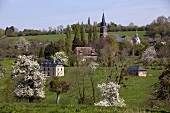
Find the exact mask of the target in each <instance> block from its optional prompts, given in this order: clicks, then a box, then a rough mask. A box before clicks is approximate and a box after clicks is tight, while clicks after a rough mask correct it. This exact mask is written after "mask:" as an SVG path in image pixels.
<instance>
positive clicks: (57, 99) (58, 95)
mask: <svg viewBox="0 0 170 113" xmlns="http://www.w3.org/2000/svg"><path fill="white" fill-rule="evenodd" d="M59 102H60V93H57V98H56V104H59Z"/></svg>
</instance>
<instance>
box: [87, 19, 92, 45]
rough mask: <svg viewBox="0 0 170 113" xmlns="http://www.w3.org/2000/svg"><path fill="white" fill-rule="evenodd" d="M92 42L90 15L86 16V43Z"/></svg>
mask: <svg viewBox="0 0 170 113" xmlns="http://www.w3.org/2000/svg"><path fill="white" fill-rule="evenodd" d="M91 42H92V25H91V24H90V17H89V18H88V43H91Z"/></svg>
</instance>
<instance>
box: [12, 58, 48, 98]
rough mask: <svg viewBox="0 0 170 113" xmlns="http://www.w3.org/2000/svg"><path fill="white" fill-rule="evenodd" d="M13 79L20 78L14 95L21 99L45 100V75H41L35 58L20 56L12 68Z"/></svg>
mask: <svg viewBox="0 0 170 113" xmlns="http://www.w3.org/2000/svg"><path fill="white" fill-rule="evenodd" d="M12 68H13V70H12V73H11V77H13V78H15V77H18V78H19V80H18V81H17V84H16V87H15V90H14V94H15V96H16V97H19V98H29V97H34V98H44V97H45V95H44V91H43V89H44V85H45V75H44V74H42V73H40V72H39V70H40V66H39V64H38V63H37V62H36V61H34V58H33V56H25V55H23V56H21V55H20V56H18V59H17V61H16V62H15V63H14V64H13V66H12Z"/></svg>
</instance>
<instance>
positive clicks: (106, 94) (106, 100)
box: [94, 82, 126, 107]
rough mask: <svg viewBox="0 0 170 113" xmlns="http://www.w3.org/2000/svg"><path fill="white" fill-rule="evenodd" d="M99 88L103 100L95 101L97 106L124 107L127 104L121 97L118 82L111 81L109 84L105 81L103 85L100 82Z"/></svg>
mask: <svg viewBox="0 0 170 113" xmlns="http://www.w3.org/2000/svg"><path fill="white" fill-rule="evenodd" d="M98 88H100V90H101V91H102V97H103V99H102V101H100V102H99V103H94V104H95V105H97V106H119V107H124V106H126V104H125V103H124V100H123V99H122V98H120V97H119V88H120V86H119V85H118V84H115V83H113V82H109V83H107V84H105V83H103V84H102V85H100V84H98Z"/></svg>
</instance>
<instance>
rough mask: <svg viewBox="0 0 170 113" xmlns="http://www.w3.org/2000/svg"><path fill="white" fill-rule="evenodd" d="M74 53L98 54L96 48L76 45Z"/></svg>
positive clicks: (84, 54) (83, 54)
mask: <svg viewBox="0 0 170 113" xmlns="http://www.w3.org/2000/svg"><path fill="white" fill-rule="evenodd" d="M73 54H77V55H82V56H97V55H98V54H97V53H96V51H95V49H93V48H92V47H76V48H75V49H74V50H73Z"/></svg>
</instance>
